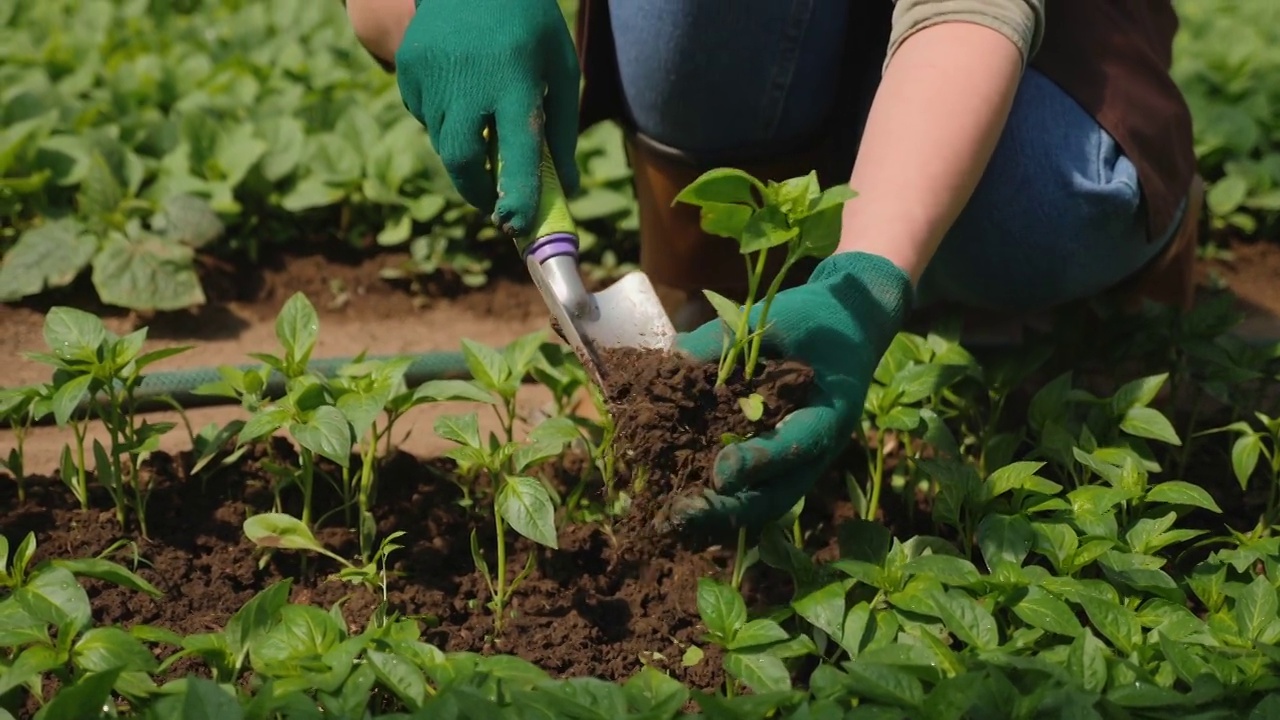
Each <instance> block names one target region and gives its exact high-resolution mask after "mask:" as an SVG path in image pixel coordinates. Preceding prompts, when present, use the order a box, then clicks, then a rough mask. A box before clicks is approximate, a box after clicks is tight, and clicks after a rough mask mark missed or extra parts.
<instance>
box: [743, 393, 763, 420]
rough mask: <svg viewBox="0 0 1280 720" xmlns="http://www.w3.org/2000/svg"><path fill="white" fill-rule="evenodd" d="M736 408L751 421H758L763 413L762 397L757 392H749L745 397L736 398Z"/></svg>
mask: <svg viewBox="0 0 1280 720" xmlns="http://www.w3.org/2000/svg"><path fill="white" fill-rule="evenodd" d="M738 408H739V409H740V410H742V414H743V416H744V417H746V418H747V419H748V420H750V421H751V422H756V421H758V420H759V419H760V418H761V417H762V416H763V415H764V398H763V397H761V396H760V394H759V393H751V394H750V395H748V396H747V397H741V398H738Z"/></svg>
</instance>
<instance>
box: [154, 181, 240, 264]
mask: <svg viewBox="0 0 1280 720" xmlns="http://www.w3.org/2000/svg"><path fill="white" fill-rule="evenodd" d="M155 229H156V230H157V231H159V232H160V233H162V234H163V235H164V238H165V239H166V240H169V241H171V242H176V243H181V244H183V245H186V246H187V247H190V248H195V249H197V250H198V249H200V248H202V247H205V246H206V245H208V244H209V243H211V242H213V241H215V240H217V239H219V238H221V237H222V234H223V233H224V232H225V231H226V227H225V226H224V225H223V224H222V219H221V218H219V217H218V214H217V213H216V212H214V211H213V208H211V207H209V202H208V201H207V200H205V199H204V198H199V197H195V196H193V195H187V194H181V193H180V194H177V195H170V196H169V197H167V198H165V200H164V202H163V203H161V205H160V213H159V223H158V224H157V226H156V228H155Z"/></svg>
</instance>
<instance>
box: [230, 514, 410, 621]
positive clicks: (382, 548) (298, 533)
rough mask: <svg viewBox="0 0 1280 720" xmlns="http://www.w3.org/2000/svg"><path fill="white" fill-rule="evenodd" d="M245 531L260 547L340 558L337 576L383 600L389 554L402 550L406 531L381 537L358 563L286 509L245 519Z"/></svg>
mask: <svg viewBox="0 0 1280 720" xmlns="http://www.w3.org/2000/svg"><path fill="white" fill-rule="evenodd" d="M244 534H245V537H247V538H249V540H250V542H252V543H253V544H254V545H257V546H258V547H261V548H272V549H279V550H305V551H308V552H313V553H316V554H318V555H323V556H325V557H327V558H329V559H331V560H333V561H335V562H337V563H338V564H339V565H340V566H341V568H342V569H340V570H339V571H338V573H337V578H338V579H340V580H343V581H345V582H349V583H352V584H353V585H363V586H364V587H366V588H368V589H369V590H371V591H374V592H381V594H382V600H383V602H385V601H386V599H387V576H388V571H387V558H388V556H390V555H391V553H393V552H395V551H396V550H399V549H400V548H401V547H403V546H401V545H398V544H396V542H395V541H396V540H398V539H400V538H401V537H402V536H403V535H404V534H405V533H404V532H403V531H397V532H393V533H391V534H390V535H388V536H387V537H385V538H383V539H382V542H381V543H379V545H378V549H377V550H376V551H375V552H373V553H370V556H369V557H368V558H367V559H366V561H365V562H364V563H363V564H356V563H353V562H351V561H350V560H347V559H346V558H344V557H342V556H341V555H339V554H337V553H335V552H333V551H332V550H329V549H328V548H326V547H325V546H324V545H322V544H321V543H320V541H319V540H317V539H316V536H315V535H314V534H313V533H312V532H311V530H310V529H308V528H307V526H306V525H304V524H303V523H302V522H300V521H299V520H298V519H297V518H295V517H293V516H292V515H287V514H285V513H261V514H258V515H253V516H251V517H249V518H248V519H246V520H245V521H244Z"/></svg>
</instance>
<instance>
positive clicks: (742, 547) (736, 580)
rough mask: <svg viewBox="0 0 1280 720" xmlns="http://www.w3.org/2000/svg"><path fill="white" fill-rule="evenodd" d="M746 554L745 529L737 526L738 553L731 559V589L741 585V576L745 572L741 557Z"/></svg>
mask: <svg viewBox="0 0 1280 720" xmlns="http://www.w3.org/2000/svg"><path fill="white" fill-rule="evenodd" d="M746 556H747V529H746V528H738V554H737V556H736V557H735V558H734V559H733V589H734V590H737V589H738V587H739V586H740V585H742V576H743V575H744V574H745V573H746V568H745V567H743V562H742V561H743V558H745V557H746Z"/></svg>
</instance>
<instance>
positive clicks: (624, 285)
mask: <svg viewBox="0 0 1280 720" xmlns="http://www.w3.org/2000/svg"><path fill="white" fill-rule="evenodd" d="M590 298H591V301H590V303H587V307H577V308H566V307H564V306H563V305H561V304H560V303H559V302H558V301H557V300H556V298H555V295H554V293H544V299H545V300H546V301H547V304H548V306H549V307H550V309H551V311H552V315H554V316H555V318H556V322H557V324H558V325H559V326H560V327H559V331H560V335H561V337H563V338H564V340H565V342H567V343H568V344H569V345H570V346H571V347H573V349H574V351H575V352H576V354H577V355H578V358H579V360H581V361H582V363H583V366H584V367H585V368H586V370H587V372H588V373H590V374H591V375H592V377H593V379H594V380H595V382H596V383H597V384H598V385H600V387H601V388H604V389H606V391H607V388H606V387H605V380H604V378H603V376H602V375H603V373H602V372H601V364H600V353H601V351H603V350H606V349H609V348H620V347H634V348H644V349H651V350H669V349H671V348H672V347H673V346H674V345H675V340H676V330H675V327H674V326H673V325H672V323H671V318H669V317H667V311H666V310H665V309H664V308H663V307H662V302H661V301H660V300H659V299H658V293H657V291H655V290H654V287H653V284H652V283H651V282H650V281H649V277H648V276H647V275H645V274H644V273H641V272H632V273H628V274H626V275H625V276H623V277H622V278H620V279H619V280H618V281H617V282H615V283H613V284H612V285H610V286H609V287H608V288H605V289H604V290H601V291H600V292H597V293H591V295H590Z"/></svg>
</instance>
